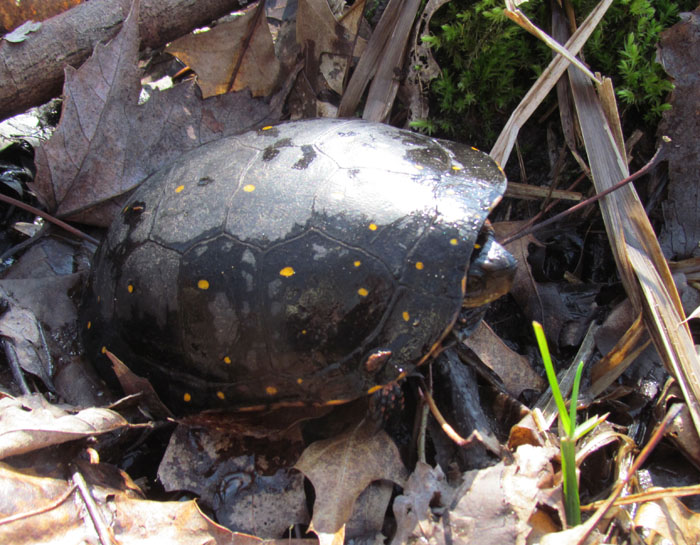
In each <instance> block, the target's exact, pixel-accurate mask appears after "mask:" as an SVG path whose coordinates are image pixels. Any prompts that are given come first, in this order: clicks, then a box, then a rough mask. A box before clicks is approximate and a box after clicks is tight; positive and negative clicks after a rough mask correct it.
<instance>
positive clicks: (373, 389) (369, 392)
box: [367, 384, 382, 395]
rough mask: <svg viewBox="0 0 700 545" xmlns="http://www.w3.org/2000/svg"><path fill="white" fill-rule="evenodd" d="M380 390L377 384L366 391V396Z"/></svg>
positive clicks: (380, 387)
mask: <svg viewBox="0 0 700 545" xmlns="http://www.w3.org/2000/svg"><path fill="white" fill-rule="evenodd" d="M381 389H382V386H380V385H379V384H377V385H376V386H372V387H371V388H370V389H369V390H367V394H368V395H372V394H373V393H374V392H377V391H379V390H381Z"/></svg>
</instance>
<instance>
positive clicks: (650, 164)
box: [499, 144, 663, 246]
mask: <svg viewBox="0 0 700 545" xmlns="http://www.w3.org/2000/svg"><path fill="white" fill-rule="evenodd" d="M662 150H663V144H662V145H661V146H659V149H657V150H656V153H655V154H654V156H653V157H652V158H651V159H650V160H649V162H648V163H647V164H646V165H644V166H643V167H642V168H640V169H639V170H638V171H637V172H635V173H634V174H630V175H629V176H627V178H625V179H624V180H622V181H620V182H618V183H616V184H615V185H614V186H612V187H609V188H608V189H606V190H605V191H601V192H600V193H598V194H597V195H594V196H592V197H591V198H589V199H586V200H585V201H581V202H580V203H578V204H576V205H574V206H572V207H571V208H568V209H566V210H564V211H563V212H560V213H559V214H557V215H555V216H552V217H551V218H549V219H546V220H544V221H543V222H541V223H538V224H537V225H533V226H532V227H530V228H528V229H525V230H523V231H520V232H519V233H516V234H514V235H512V236H509V237H506V238H505V240H499V243H500V244H501V245H503V246H505V245H506V244H510V243H511V242H513V241H516V240H518V239H519V238H522V237H524V236H526V235H529V234H530V233H534V232H535V231H537V230H539V229H542V228H543V227H546V226H547V225H550V224H552V223H554V222H557V221H559V220H560V219H562V218H564V217H566V216H568V215H569V214H572V213H574V212H576V211H577V210H580V209H581V208H583V207H584V206H588V205H589V204H593V203H594V202H596V201H599V200H600V199H602V198H603V197H605V195H607V194H608V193H612V192H613V191H616V190H617V189H620V188H621V187H622V186H623V185H626V184H628V183H630V182H632V181H634V180H636V179H637V178H639V177H640V176H644V175H645V174H646V173H647V172H648V171H649V169H651V167H653V166H654V165H655V164H656V163H658V162H659V161H660V160H661V157H662V155H661V151H662Z"/></svg>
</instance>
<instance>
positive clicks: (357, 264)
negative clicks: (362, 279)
mask: <svg viewBox="0 0 700 545" xmlns="http://www.w3.org/2000/svg"><path fill="white" fill-rule="evenodd" d="M352 264H353V265H354V266H355V267H359V266H360V265H362V262H361V261H360V260H359V259H358V260H357V261H353V262H352Z"/></svg>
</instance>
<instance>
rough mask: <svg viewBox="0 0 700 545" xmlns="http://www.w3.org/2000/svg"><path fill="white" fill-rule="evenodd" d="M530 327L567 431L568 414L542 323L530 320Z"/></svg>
mask: <svg viewBox="0 0 700 545" xmlns="http://www.w3.org/2000/svg"><path fill="white" fill-rule="evenodd" d="M532 327H533V329H534V330H535V338H536V339H537V346H539V349H540V354H542V362H543V363H544V370H545V372H546V373H547V382H549V387H550V388H551V389H552V396H554V402H555V403H556V404H557V409H558V410H559V417H560V418H561V421H562V426H563V427H564V429H565V430H566V431H567V433H568V430H569V429H570V428H571V423H570V421H569V414H568V412H567V410H566V404H565V403H564V398H563V397H562V396H561V390H559V383H558V382H557V374H556V373H555V372H554V365H553V364H552V357H551V356H550V355H549V347H548V346H547V339H546V338H545V336H544V330H543V329H542V325H541V324H540V323H539V322H532ZM574 425H575V424H574Z"/></svg>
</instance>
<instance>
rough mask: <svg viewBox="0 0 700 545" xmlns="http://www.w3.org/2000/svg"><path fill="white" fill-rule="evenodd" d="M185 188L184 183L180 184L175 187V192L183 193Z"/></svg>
mask: <svg viewBox="0 0 700 545" xmlns="http://www.w3.org/2000/svg"><path fill="white" fill-rule="evenodd" d="M183 189H185V186H184V185H179V186H177V187H176V188H175V193H182V190H183Z"/></svg>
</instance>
